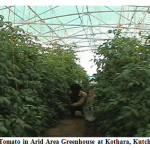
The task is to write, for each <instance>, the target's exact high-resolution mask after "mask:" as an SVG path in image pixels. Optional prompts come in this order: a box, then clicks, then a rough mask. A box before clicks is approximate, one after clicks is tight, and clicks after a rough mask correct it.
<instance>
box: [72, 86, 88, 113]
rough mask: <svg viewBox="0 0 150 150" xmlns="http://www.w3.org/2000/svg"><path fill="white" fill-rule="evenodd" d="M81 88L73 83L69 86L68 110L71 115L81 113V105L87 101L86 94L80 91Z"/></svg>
mask: <svg viewBox="0 0 150 150" xmlns="http://www.w3.org/2000/svg"><path fill="white" fill-rule="evenodd" d="M81 89H82V88H81V86H80V84H78V83H74V84H72V85H71V86H70V90H71V91H70V93H69V97H70V101H71V104H70V110H71V115H75V111H81V112H82V113H83V108H82V107H83V105H84V104H85V102H86V100H87V94H86V93H85V92H83V91H81Z"/></svg>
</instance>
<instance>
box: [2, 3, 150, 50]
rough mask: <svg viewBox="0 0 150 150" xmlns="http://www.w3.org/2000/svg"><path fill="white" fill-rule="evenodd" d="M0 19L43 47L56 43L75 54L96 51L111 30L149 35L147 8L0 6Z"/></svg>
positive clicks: (148, 12) (110, 33)
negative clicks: (32, 37) (29, 36)
mask: <svg viewBox="0 0 150 150" xmlns="http://www.w3.org/2000/svg"><path fill="white" fill-rule="evenodd" d="M0 15H3V16H4V21H10V22H12V24H13V26H19V27H21V28H23V29H24V31H26V32H28V33H30V34H31V35H33V36H37V38H38V40H39V41H40V42H42V44H43V45H52V44H53V43H55V42H57V43H59V44H61V45H65V46H67V47H73V49H74V50H75V51H79V52H82V51H93V50H96V49H97V48H98V47H99V45H101V44H102V43H103V42H104V41H105V40H107V39H112V38H113V37H114V33H113V31H114V30H119V29H121V33H122V35H123V36H125V37H134V36H135V37H137V38H141V36H142V34H144V35H148V34H149V31H150V23H149V22H150V7H149V6H133V5H128V6H0Z"/></svg>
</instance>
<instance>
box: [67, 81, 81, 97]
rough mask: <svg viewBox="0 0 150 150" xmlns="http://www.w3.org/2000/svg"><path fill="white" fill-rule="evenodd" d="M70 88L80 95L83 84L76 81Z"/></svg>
mask: <svg viewBox="0 0 150 150" xmlns="http://www.w3.org/2000/svg"><path fill="white" fill-rule="evenodd" d="M70 90H71V91H72V93H73V95H78V94H79V92H80V90H81V86H80V84H78V83H74V84H72V85H71V86H70Z"/></svg>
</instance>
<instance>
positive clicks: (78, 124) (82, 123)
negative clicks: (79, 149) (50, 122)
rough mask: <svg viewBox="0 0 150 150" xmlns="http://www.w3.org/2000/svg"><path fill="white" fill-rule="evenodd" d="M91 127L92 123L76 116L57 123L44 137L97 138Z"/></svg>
mask: <svg viewBox="0 0 150 150" xmlns="http://www.w3.org/2000/svg"><path fill="white" fill-rule="evenodd" d="M93 125H94V123H93V122H89V121H87V120H85V119H84V118H83V116H80V115H78V114H77V115H76V116H75V117H69V118H66V119H64V120H60V121H58V122H57V124H56V126H55V127H54V128H51V129H50V130H48V131H47V133H46V134H45V137H97V136H98V135H97V133H96V131H94V126H93Z"/></svg>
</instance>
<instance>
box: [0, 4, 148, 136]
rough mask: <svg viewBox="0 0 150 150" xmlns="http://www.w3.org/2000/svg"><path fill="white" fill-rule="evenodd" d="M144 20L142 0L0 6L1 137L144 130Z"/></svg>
mask: <svg viewBox="0 0 150 150" xmlns="http://www.w3.org/2000/svg"><path fill="white" fill-rule="evenodd" d="M149 22H150V7H149V6H137V5H122V6H86V5H84V6H78V5H77V6H59V5H58V6H54V5H52V6H48V5H47V6H27V5H26V6H0V120H1V122H0V137H39V136H42V137H45V136H46V137H52V136H55V137H62V136H64V137H149V136H150V117H149V115H148V114H149V113H150V109H149V107H150V23H149ZM72 85H74V88H75V89H73V88H72ZM75 85H76V86H75ZM77 87H78V88H77ZM73 90H76V91H73ZM77 91H78V93H76V92H77ZM72 99H73V100H72ZM79 107H80V109H81V110H78V108H79ZM72 111H73V112H74V115H73V114H72Z"/></svg>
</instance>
